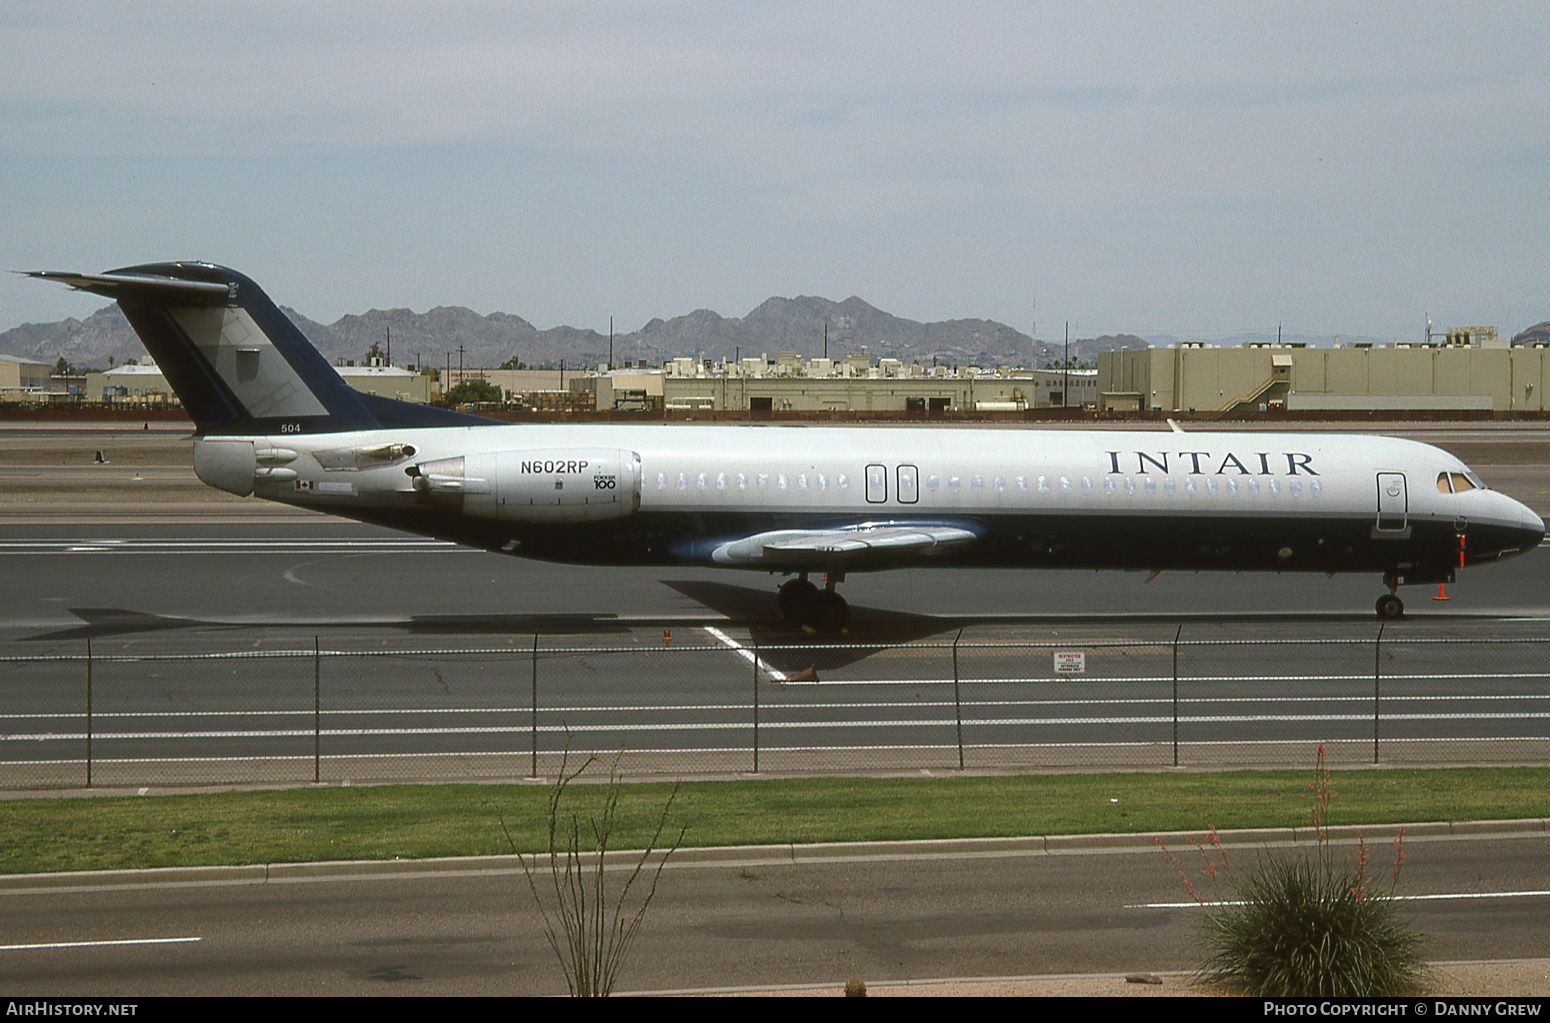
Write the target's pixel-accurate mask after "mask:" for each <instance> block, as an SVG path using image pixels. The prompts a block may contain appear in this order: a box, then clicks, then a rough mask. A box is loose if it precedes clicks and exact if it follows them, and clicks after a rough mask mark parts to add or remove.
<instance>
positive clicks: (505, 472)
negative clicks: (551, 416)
mask: <svg viewBox="0 0 1550 1023" xmlns="http://www.w3.org/2000/svg"><path fill="white" fill-rule="evenodd" d="M407 471H408V473H409V475H410V476H411V477H413V479H414V488H415V490H417V491H420V492H421V493H424V494H427V495H429V496H431V497H432V498H436V497H438V496H441V497H444V498H450V499H458V500H461V501H462V505H463V514H464V515H472V516H475V517H477V518H482V519H502V520H515V521H520V522H596V521H600V520H604V519H620V518H623V517H624V516H626V515H629V514H631V513H633V512H634V511H635V510H636V509H637V508H639V507H640V456H639V455H637V454H636V453H635V452H633V451H623V450H620V449H618V448H549V449H543V450H530V451H492V452H487V453H482V454H474V455H463V456H459V457H457V458H440V459H437V460H435V461H432V462H423V463H420V464H417V465H414V466H411V467H410V468H409V469H408V470H407Z"/></svg>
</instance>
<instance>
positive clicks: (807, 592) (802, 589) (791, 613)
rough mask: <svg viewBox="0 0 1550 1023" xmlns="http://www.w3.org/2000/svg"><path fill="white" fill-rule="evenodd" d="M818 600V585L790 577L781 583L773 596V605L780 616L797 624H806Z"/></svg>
mask: <svg viewBox="0 0 1550 1023" xmlns="http://www.w3.org/2000/svg"><path fill="white" fill-rule="evenodd" d="M817 600H818V587H816V586H814V585H813V584H812V583H810V582H808V581H807V580H806V579H790V580H788V581H786V582H784V583H782V584H781V587H780V592H779V593H777V594H776V596H775V607H776V609H777V610H778V611H779V612H780V616H781V617H782V618H784V619H786V620H787V621H791V622H796V623H797V624H798V625H805V624H807V620H808V619H809V618H811V617H812V613H813V608H814V606H815V604H816V602H817Z"/></svg>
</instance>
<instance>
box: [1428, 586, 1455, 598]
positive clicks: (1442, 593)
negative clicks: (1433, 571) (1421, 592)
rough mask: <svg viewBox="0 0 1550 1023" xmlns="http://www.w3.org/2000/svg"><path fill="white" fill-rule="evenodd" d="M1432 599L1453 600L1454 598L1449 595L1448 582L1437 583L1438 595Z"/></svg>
mask: <svg viewBox="0 0 1550 1023" xmlns="http://www.w3.org/2000/svg"><path fill="white" fill-rule="evenodd" d="M1432 599H1433V600H1451V599H1452V598H1451V597H1449V596H1448V584H1447V583H1438V584H1437V596H1435V597H1433V598H1432Z"/></svg>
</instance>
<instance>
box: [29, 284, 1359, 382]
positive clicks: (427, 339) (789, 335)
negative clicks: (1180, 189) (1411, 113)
mask: <svg viewBox="0 0 1550 1023" xmlns="http://www.w3.org/2000/svg"><path fill="white" fill-rule="evenodd" d="M284 311H285V314H286V315H287V316H289V317H290V318H291V320H292V321H294V322H295V323H296V325H297V326H298V327H300V328H301V330H302V332H303V333H304V334H306V335H307V337H308V338H310V339H311V340H312V342H313V343H314V344H316V345H317V347H318V349H319V350H320V351H321V352H322V353H323V354H324V356H325V357H327V358H328V359H329V360H330V361H331V362H336V363H338V362H344V361H346V360H349V361H354V362H363V361H364V360H365V358H366V355H367V352H368V351H369V350H370V349H371V346H372V345H373V344H376V345H378V346H379V350H380V351H382V352H383V353H386V352H387V350H388V348H389V347H390V345H389V342H390V341H391V349H392V352H391V354H392V362H393V363H394V364H395V365H400V366H402V365H421V364H423V365H425V366H429V367H438V366H446V365H447V364H449V363H451V364H457V363H459V362H460V361H461V363H462V365H463V366H465V367H468V368H494V367H497V366H500V365H501V364H503V363H506V362H508V361H509V360H513V359H516V360H520V361H521V362H522V363H523V364H525V365H528V366H557V365H559V364H560V362H561V361H562V360H563V361H564V362H565V364H566V365H568V366H595V365H597V364H598V363H600V362H605V361H607V359H608V353H609V339H608V336H607V335H605V334H601V333H599V332H597V331H595V330H582V329H579V328H576V327H564V326H561V327H550V328H548V329H546V330H539V329H538V328H537V327H535V326H533V324H531V323H529V322H528V321H527V320H525V319H523V318H522V317H520V316H515V315H512V314H510V313H501V312H496V313H490V314H489V315H481V314H479V313H476V312H474V311H473V310H471V309H465V308H463V307H461V306H438V307H436V308H434V309H431V310H429V311H427V312H423V313H416V312H413V311H411V310H409V309H372V310H370V311H368V312H365V313H359V314H353V313H352V314H350V315H347V316H342V317H340V318H339V319H337V320H335V321H334V322H333V323H330V324H322V323H318V322H316V321H314V320H311V319H309V318H307V317H306V316H303V315H302V314H300V313H298V312H296V311H295V310H292V309H288V308H287V309H285V310H284ZM826 329H827V336H828V354H829V356H830V357H831V358H834V359H841V358H843V357H844V356H845V355H846V354H847V353H849V352H856V351H862V350H866V351H867V352H869V353H870V355H871V357H872V358H873V359H874V360H875V359H879V358H888V357H891V358H896V359H900V360H902V361H903V362H905V363H906V364H908V363H910V362H917V361H918V362H920V363H922V364H923V365H930V364H932V363H933V362H937V363H942V364H946V365H978V366H1005V365H1016V366H1028V365H1030V364H1033V365H1035V366H1044V365H1048V364H1058V362H1059V361H1060V360H1061V359H1062V358H1063V355H1064V344H1063V342H1060V341H1045V340H1042V339H1041V340H1039V341H1037V342H1036V341H1034V339H1033V338H1031V337H1029V336H1028V335H1027V334H1025V333H1023V332H1022V331H1019V330H1017V329H1015V328H1013V327H1009V326H1007V325H1006V324H1004V323H998V322H996V321H994V320H981V319H960V320H940V321H936V322H932V323H921V322H919V321H917V320H910V319H905V318H903V317H898V316H894V315H892V314H891V313H887V312H884V311H883V310H881V309H878V308H876V307H875V306H873V305H870V304H869V303H867V302H865V301H864V300H862V299H860V298H856V297H854V296H852V297H851V298H847V299H845V300H844V301H843V302H835V301H833V300H830V299H826V298H818V297H813V296H806V295H803V296H798V297H796V298H770V299H767V300H765V301H764V302H762V303H760V304H759V306H758V307H757V308H755V309H753V310H752V311H751V312H749V313H748V314H747V315H746V316H742V317H727V316H722V315H720V314H719V313H716V312H713V311H712V310H709V309H698V310H695V311H694V312H691V313H687V314H685V315H682V316H675V317H673V318H672V319H653V320H652V321H651V322H649V323H647V324H646V325H645V326H643V327H641V328H640V329H639V330H636V331H632V332H629V333H624V334H616V335H615V336H614V338H613V358H614V362H615V363H616V364H620V363H625V362H631V363H635V362H644V363H645V364H646V365H648V366H657V365H660V364H661V363H662V362H663V361H665V360H667V359H671V358H675V357H678V356H692V357H695V358H701V359H714V360H720V359H723V358H727V359H731V358H736V357H739V356H740V357H743V358H748V357H753V356H758V355H761V354H762V355H766V356H768V357H769V358H771V359H773V358H775V356H776V354H777V353H779V352H782V351H795V352H800V353H801V354H802V355H803V356H805V357H807V358H812V357H815V356H820V355H823V354H824V339H825V331H826ZM1274 339H1275V335H1274V334H1270V335H1263V336H1262V335H1255V334H1243V335H1241V336H1234V337H1233V338H1219V339H1213V342H1214V343H1227V344H1241V343H1244V342H1246V341H1271V340H1274ZM1173 340H1174V339H1173V338H1171V337H1156V338H1148V339H1142V338H1141V337H1138V336H1136V335H1134V334H1118V335H1104V336H1103V337H1095V338H1082V339H1073V340H1072V342H1071V358H1072V360H1073V362H1075V363H1077V364H1082V365H1091V364H1093V363H1094V362H1095V360H1096V359H1097V356H1098V353H1099V352H1104V351H1113V350H1116V349H1130V348H1146V347H1148V345H1149V344H1169V343H1171V342H1173ZM1284 340H1286V341H1300V342H1303V343H1307V344H1313V345H1319V344H1329V343H1331V342H1333V340H1334V338H1333V337H1313V336H1302V335H1287V336H1286V338H1285V339H1284ZM1345 340H1346V341H1348V342H1351V341H1370V340H1373V339H1370V338H1356V337H1348V338H1346V339H1345ZM460 347H461V349H462V351H461V353H459V348H460ZM0 353H5V354H10V355H18V356H22V357H23V358H29V359H36V360H38V361H40V362H47V363H50V364H52V363H54V362H56V361H57V360H58V359H60V358H64V359H65V360H66V361H68V362H69V363H70V364H71V365H72V366H76V367H78V368H84V367H99V368H100V367H105V366H108V365H110V364H120V363H123V362H124V361H126V360H128V359H132V358H133V359H138V358H140V357H141V356H143V355H144V349H143V348H142V347H141V345H140V341H139V339H138V338H137V337H136V336H135V334H134V331H133V330H131V329H130V327H129V324H128V322H127V321H125V320H124V317H123V315H122V314H121V313H120V312H119V310H118V306H117V305H112V304H110V305H108V306H105V307H103V308H102V309H99V310H98V311H97V312H95V313H92V314H91V315H90V316H88V317H86V318H85V319H79V320H78V319H75V318H73V317H72V318H69V319H65V320H60V321H59V322H57V323H28V324H23V325H22V326H19V327H15V328H13V329H11V330H8V331H5V332H4V333H0ZM110 360H111V362H110Z"/></svg>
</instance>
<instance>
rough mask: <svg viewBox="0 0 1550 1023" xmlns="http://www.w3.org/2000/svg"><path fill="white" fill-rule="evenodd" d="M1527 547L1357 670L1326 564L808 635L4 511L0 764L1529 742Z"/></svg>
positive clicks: (500, 760) (603, 581)
mask: <svg viewBox="0 0 1550 1023" xmlns="http://www.w3.org/2000/svg"><path fill="white" fill-rule="evenodd" d="M1547 557H1550V555H1547V554H1546V553H1545V552H1544V551H1543V550H1541V551H1536V552H1534V553H1533V554H1531V555H1528V556H1525V557H1523V558H1519V559H1515V560H1512V561H1508V562H1503V563H1501V564H1499V565H1492V566H1485V567H1481V568H1477V569H1474V570H1471V571H1470V572H1467V573H1465V574H1464V576H1463V577H1462V580H1461V582H1460V583H1459V584H1457V585H1455V587H1453V591H1454V594H1455V595H1454V597H1453V599H1452V600H1450V601H1449V602H1447V603H1437V602H1433V601H1430V600H1428V599H1427V598H1425V597H1422V598H1421V599H1420V600H1417V601H1416V603H1417V605H1419V606H1417V607H1416V609H1415V610H1414V612H1413V613H1412V615H1411V616H1410V617H1408V618H1407V619H1405V620H1403V621H1400V622H1393V623H1388V624H1386V625H1383V626H1382V627H1381V635H1382V650H1381V670H1376V673H1375V669H1377V668H1378V666H1377V665H1376V664H1375V661H1374V643H1375V641H1377V640H1378V638H1379V635H1380V626H1379V624H1378V623H1377V622H1376V621H1375V620H1374V618H1373V616H1372V613H1371V611H1370V610H1369V609H1368V607H1367V605H1368V592H1370V591H1364V587H1363V585H1362V582H1361V581H1360V580H1355V579H1348V578H1337V579H1333V580H1329V579H1324V578H1322V577H1319V578H1312V579H1309V578H1300V577H1293V576H1286V577H1274V578H1272V579H1270V580H1266V579H1265V578H1264V577H1259V576H1245V575H1229V576H1223V577H1211V576H1207V575H1189V576H1183V577H1179V578H1177V579H1169V578H1168V577H1167V576H1166V575H1165V576H1163V577H1160V578H1159V579H1157V580H1155V581H1154V582H1152V583H1150V584H1147V583H1145V582H1144V581H1143V577H1140V576H1131V575H1125V574H1117V575H1103V574H1097V573H1065V574H1062V573H1055V572H993V571H984V572H974V571H942V570H935V571H927V570H912V571H905V572H897V573H888V574H884V575H878V576H854V577H852V580H851V581H850V583H847V592H848V594H849V596H850V598H851V600H852V602H853V607H854V608H855V617H854V623H853V626H852V628H851V630H850V633H849V634H848V635H845V636H840V637H813V636H808V635H805V634H803V633H801V632H799V631H796V630H792V629H790V628H789V627H786V626H784V625H782V624H781V623H780V622H779V621H778V620H777V619H776V617H775V614H774V611H773V601H772V597H773V584H772V581H771V580H769V579H767V578H765V577H763V576H744V575H736V574H729V573H720V574H718V573H715V572H713V571H705V570H683V571H678V572H667V573H663V572H649V571H637V570H618V569H578V568H574V567H571V566H563V565H553V564H547V563H542V562H529V561H518V560H515V559H510V558H507V557H503V556H498V555H491V554H486V553H482V552H474V551H469V550H465V549H461V548H457V547H454V546H451V545H447V544H442V543H439V542H435V541H427V540H423V539H417V538H412V537H402V536H398V535H395V534H392V533H388V532H385V531H382V530H377V529H373V528H369V527H363V526H358V525H352V524H349V523H340V522H331V521H327V520H318V521H314V522H309V523H304V524H294V525H275V524H267V525H257V524H244V525H237V524H232V525H210V524H201V525H187V526H173V525H139V526H136V527H133V528H130V527H127V526H101V527H94V528H91V529H87V528H84V527H80V526H54V527H49V526H22V527H17V528H15V529H13V530H12V531H11V532H10V535H9V536H8V537H7V538H6V539H5V540H4V541H0V569H3V570H4V571H5V572H6V577H7V578H8V579H11V580H14V581H15V582H16V585H14V586H11V587H7V588H6V589H5V591H4V592H3V594H0V607H3V610H4V619H3V620H4V622H5V623H6V624H5V626H4V635H3V638H0V655H3V656H4V657H5V658H7V659H6V660H4V661H0V721H3V722H4V726H3V727H4V733H3V734H4V736H5V738H4V739H0V765H7V766H5V767H4V770H3V778H0V786H3V787H8V788H10V787H23V788H28V787H40V786H41V787H54V786H65V787H72V786H76V785H79V784H82V783H83V779H85V778H87V777H88V775H87V774H86V770H87V768H86V766H85V765H86V763H87V761H88V759H89V760H90V761H91V767H90V774H89V778H90V781H91V783H92V784H93V785H95V786H103V785H107V786H110V787H111V786H120V787H139V786H142V785H147V784H151V785H173V784H178V785H183V784H201V783H204V784H220V783H257V784H266V783H282V782H297V781H303V782H305V781H312V780H314V779H315V780H322V781H328V780H343V779H353V780H357V781H362V780H432V779H435V780H454V779H460V778H489V777H512V776H523V775H527V774H543V773H547V771H548V770H549V769H552V766H553V765H552V761H553V760H554V758H555V757H557V756H558V754H559V753H560V752H561V751H562V750H563V749H564V748H565V747H566V745H567V744H570V746H571V748H572V749H585V750H594V751H599V752H603V753H607V752H608V751H610V750H618V749H620V748H626V749H628V750H629V751H630V752H629V756H628V757H627V760H626V762H625V767H626V769H627V770H630V771H634V772H640V773H649V774H663V773H667V774H675V773H676V774H685V773H687V774H694V775H717V774H726V773H746V772H749V771H757V772H763V773H769V772H812V771H847V770H915V769H953V768H958V767H965V768H971V769H973V768H979V769H1004V768H1039V767H1077V766H1089V767H1096V768H1114V767H1128V768H1147V767H1168V766H1173V765H1175V764H1181V765H1204V764H1244V765H1249V764H1256V765H1271V764H1301V763H1305V762H1307V761H1308V760H1309V759H1310V757H1311V750H1312V749H1313V747H1314V746H1315V745H1317V744H1318V743H1319V742H1326V743H1328V744H1329V745H1330V749H1331V756H1332V758H1333V759H1335V760H1336V761H1337V762H1342V763H1364V762H1365V763H1371V762H1374V761H1375V760H1378V761H1381V762H1384V763H1491V762H1503V761H1511V762H1522V761H1524V760H1530V761H1539V760H1543V759H1544V757H1545V756H1547V755H1550V681H1547V680H1550V629H1547V627H1546V617H1545V613H1546V609H1545V608H1544V607H1543V606H1542V596H1543V593H1544V592H1545V587H1543V585H1542V584H1541V580H1542V579H1543V577H1544V573H1545V571H1546V569H1547V567H1550V561H1547ZM1486 577H1488V578H1491V579H1492V580H1493V581H1494V585H1491V586H1489V587H1486V586H1472V585H1471V583H1472V582H1473V581H1474V580H1476V579H1479V578H1486ZM851 583H854V584H855V585H853V586H852V585H851ZM1369 585H1370V584H1369ZM1476 596H1477V597H1478V604H1476V602H1475V601H1473V600H1471V599H1470V598H1471V597H1476ZM1481 605H1483V606H1481ZM88 642H89V643H90V646H89V647H88V645H87V644H88ZM1176 647H1177V649H1175V648H1176ZM88 649H89V650H90V657H91V660H90V663H89V664H88V663H87V651H88ZM1059 653H1065V654H1073V653H1075V654H1080V655H1081V657H1082V659H1083V663H1082V666H1081V672H1080V674H1079V675H1076V676H1062V675H1061V674H1060V673H1059V669H1058V668H1057V665H1056V663H1055V662H1056V660H1057V657H1056V655H1057V654H1059ZM40 657H42V658H47V659H46V660H38V658H40ZM87 675H90V677H91V686H92V693H91V700H92V702H91V706H90V707H88V706H87V703H86V697H87V693H86V692H85V689H84V681H85V677H86V676H87ZM88 715H89V718H90V719H89V720H88Z"/></svg>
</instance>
